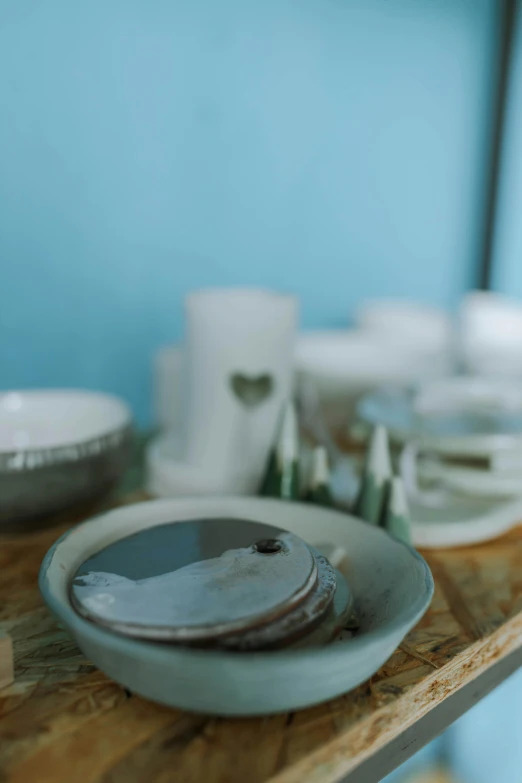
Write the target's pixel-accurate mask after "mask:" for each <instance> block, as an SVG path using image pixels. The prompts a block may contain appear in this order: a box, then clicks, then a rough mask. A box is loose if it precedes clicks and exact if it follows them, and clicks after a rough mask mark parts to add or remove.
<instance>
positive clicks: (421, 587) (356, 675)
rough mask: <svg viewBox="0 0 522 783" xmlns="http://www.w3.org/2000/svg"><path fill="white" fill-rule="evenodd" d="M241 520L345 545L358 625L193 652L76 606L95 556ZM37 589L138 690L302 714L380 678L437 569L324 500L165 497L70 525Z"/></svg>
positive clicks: (91, 652) (199, 707) (192, 706)
mask: <svg viewBox="0 0 522 783" xmlns="http://www.w3.org/2000/svg"><path fill="white" fill-rule="evenodd" d="M212 517H232V518H235V519H249V520H253V521H257V522H264V523H267V524H272V525H277V526H280V527H281V528H283V529H285V530H288V531H290V532H293V533H296V534H297V535H298V536H301V537H302V538H303V539H304V540H305V541H307V542H308V543H310V544H316V543H319V542H329V543H331V544H334V545H337V546H339V547H342V548H343V549H344V550H345V551H346V552H347V557H346V561H345V562H346V565H345V566H343V573H344V574H345V576H346V578H347V581H348V584H349V586H350V588H351V590H352V592H353V595H354V601H355V607H356V613H357V616H358V620H359V624H360V630H359V631H358V632H357V634H356V635H355V636H353V637H352V638H340V639H339V640H337V641H334V642H333V643H332V644H330V645H327V646H324V647H317V648H312V649H303V650H293V651H290V650H287V651H277V652H264V653H231V652H217V651H209V650H190V649H187V648H182V647H174V646H170V645H167V644H160V643H153V642H145V641H140V640H136V639H129V638H125V637H123V636H119V635H118V634H116V633H113V632H111V631H108V630H105V629H104V628H102V627H100V626H97V625H94V624H93V623H91V622H89V621H88V620H86V619H84V618H83V617H81V616H80V615H79V614H77V613H76V611H75V610H74V609H73V607H72V605H71V603H70V600H69V586H70V582H71V579H72V577H73V575H74V574H75V572H76V570H77V568H78V567H79V566H80V564H81V563H83V562H84V561H85V560H86V558H88V557H89V556H90V555H92V554H94V553H95V552H98V551H99V550H101V549H103V548H104V547H106V546H108V545H109V544H111V543H113V542H114V541H118V540H119V539H121V538H124V537H125V536H129V535H131V534H133V533H136V532H138V531H140V530H143V529H145V528H151V527H154V526H157V525H161V524H164V523H166V522H175V521H178V522H179V521H184V520H189V519H198V518H212ZM39 583H40V589H41V591H42V595H43V597H44V599H45V601H46V603H47V605H48V606H49V608H50V609H51V610H52V611H53V612H54V614H55V615H56V616H57V617H58V618H59V619H60V620H61V622H62V623H63V624H64V625H65V626H66V627H67V628H68V630H69V631H70V632H71V634H72V635H73V636H74V638H75V640H76V642H77V643H78V645H79V646H80V648H81V649H82V650H83V651H84V653H85V655H86V656H87V657H88V658H89V659H90V660H92V661H93V662H94V663H95V664H96V665H97V666H99V667H100V669H102V671H104V672H105V673H106V674H107V675H108V676H109V677H112V678H113V679H115V680H116V681H117V682H120V683H121V684H122V685H124V686H125V687H127V688H129V689H130V690H131V691H133V692H135V693H138V694H140V695H142V696H144V697H146V698H149V699H152V700H153V701H157V702H160V703H163V704H168V705H171V706H174V707H180V708H183V709H187V710H192V711H196V712H202V713H210V714H220V715H262V714H269V713H276V712H284V711H287V710H295V709H300V708H303V707H307V706H310V705H312V704H317V703H319V702H322V701H326V700H328V699H331V698H333V697H335V696H338V695H340V694H341V693H345V692H346V691H349V690H351V689H352V688H355V687H356V686H357V685H359V684H360V683H362V682H364V681H365V680H366V679H367V678H368V677H370V676H371V675H372V674H374V673H375V672H376V671H377V670H378V669H379V668H380V666H382V664H383V663H384V662H385V661H386V660H387V659H388V658H389V657H390V655H391V654H392V653H393V651H394V650H395V649H396V648H397V646H398V645H399V644H400V642H401V641H402V639H403V638H404V636H405V635H406V634H407V633H408V631H409V630H410V629H411V628H412V627H413V626H414V625H415V624H416V623H417V622H418V620H419V619H420V618H421V617H422V615H423V614H424V612H425V611H426V609H427V608H428V606H429V603H430V600H431V596H432V593H433V580H432V577H431V573H430V570H429V568H428V566H427V565H426V563H425V562H424V560H423V559H422V557H420V555H418V554H417V553H416V552H415V551H414V550H413V549H411V548H410V547H408V546H406V545H405V544H403V543H401V542H399V541H396V540H395V539H393V538H391V537H390V536H388V535H387V534H386V533H385V532H384V531H383V530H381V529H379V528H377V527H373V526H371V525H368V524H365V523H363V522H361V521H360V520H358V519H355V518H354V517H351V516H348V515H345V514H341V513H339V512H336V511H331V510H326V509H321V508H318V507H317V506H309V505H302V504H299V503H285V502H281V501H277V500H268V499H260V498H197V499H178V500H157V501H151V502H149V503H140V504H137V505H134V506H126V507H123V508H119V509H116V510H114V511H110V512H108V513H107V514H103V515H101V516H99V517H96V518H94V519H91V520H89V521H88V522H85V523H83V524H82V525H79V526H78V527H76V528H74V529H72V530H71V531H69V532H68V533H66V534H65V535H64V536H63V537H62V538H61V539H60V540H59V541H57V543H56V544H55V545H54V546H53V547H52V549H51V550H50V551H49V552H48V554H47V555H46V557H45V559H44V562H43V564H42V568H41V571H40V579H39Z"/></svg>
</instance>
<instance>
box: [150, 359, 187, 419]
mask: <svg viewBox="0 0 522 783" xmlns="http://www.w3.org/2000/svg"><path fill="white" fill-rule="evenodd" d="M182 361H183V351H182V349H181V347H180V346H179V345H165V346H163V347H162V348H159V349H158V350H157V351H156V354H155V355H154V367H153V373H154V375H153V393H154V423H155V424H156V425H157V426H158V427H159V429H160V430H164V431H165V430H168V431H170V430H178V429H179V426H180V423H181V420H182V416H183V410H182V408H183V406H182V383H183V382H182V377H181V373H182Z"/></svg>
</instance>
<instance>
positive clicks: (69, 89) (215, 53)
mask: <svg viewBox="0 0 522 783" xmlns="http://www.w3.org/2000/svg"><path fill="white" fill-rule="evenodd" d="M494 9H495V3H494V2H493V0H358V2H355V0H354V1H350V0H344V1H343V0H264V2H260V1H259V0H256V1H255V2H254V1H253V0H237V2H236V1H235V0H222V2H219V3H215V2H211V0H187V1H186V2H183V0H139V1H137V0H89V2H68V0H46V2H41V0H0V264H1V272H2V276H1V283H0V384H1V386H2V387H4V388H8V387H23V386H34V385H77V386H87V387H99V388H103V389H108V390H112V391H115V392H117V393H120V394H123V395H124V396H125V397H127V398H128V399H130V400H131V402H132V403H133V405H134V406H135V408H136V410H137V411H138V413H139V415H140V417H141V418H142V419H143V418H145V417H146V415H147V413H148V407H149V388H148V387H149V362H150V355H151V352H152V351H153V349H154V348H155V347H156V346H157V345H158V344H160V343H162V342H165V341H169V340H172V339H175V338H177V337H178V336H179V335H180V333H181V330H182V310H181V303H182V298H183V295H184V293H185V292H186V291H187V290H189V289H191V288H194V287H197V286H202V285H228V284H236V283H247V284H264V285H269V286H275V287H277V288H282V289H288V290H292V291H295V292H297V293H298V294H299V295H300V296H301V297H302V301H303V322H304V324H305V325H306V326H311V327H313V326H329V325H339V324H343V323H345V322H346V321H347V319H348V317H349V313H350V311H351V310H352V308H353V306H354V303H355V302H356V301H357V299H359V298H360V297H361V296H365V295H370V296H375V295H382V294H385V295H401V296H415V297H418V298H421V299H425V300H427V301H431V302H434V303H439V304H446V305H451V304H452V303H453V302H454V301H455V300H456V298H457V297H458V296H459V294H460V293H461V292H462V291H463V290H464V289H465V288H466V287H467V286H468V285H469V284H471V283H472V281H473V264H474V262H475V255H476V237H475V234H476V227H477V221H478V220H479V219H480V208H481V185H482V173H481V167H480V159H481V156H482V154H483V151H484V142H485V139H486V127H487V122H486V117H487V113H488V110H489V91H490V80H489V78H488V74H489V73H490V71H491V54H492V48H493V40H494V31H495V24H494V22H495V19H494Z"/></svg>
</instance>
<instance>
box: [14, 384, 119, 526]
mask: <svg viewBox="0 0 522 783" xmlns="http://www.w3.org/2000/svg"><path fill="white" fill-rule="evenodd" d="M131 445H132V433H131V414H130V411H129V409H128V407H127V406H126V405H125V403H124V402H123V401H122V400H120V399H118V398H117V397H112V396H110V395H108V394H99V393H96V392H90V391H74V390H66V389H63V390H40V391H21V392H7V393H5V394H0V529H1V530H4V531H5V530H19V529H24V528H28V527H33V526H35V525H36V526H37V525H38V524H39V520H40V519H42V518H44V517H46V518H49V517H50V516H51V515H53V514H58V513H60V512H62V511H65V510H67V509H69V508H71V507H73V506H75V505H78V504H81V503H86V502H90V501H94V500H96V499H98V498H100V497H102V496H103V495H104V494H106V493H107V492H109V491H110V490H111V489H112V488H113V487H114V485H115V484H116V482H117V481H118V480H119V478H120V477H121V475H122V473H123V471H124V470H125V468H126V467H127V463H128V458H129V454H130V449H131Z"/></svg>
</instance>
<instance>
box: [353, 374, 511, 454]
mask: <svg viewBox="0 0 522 783" xmlns="http://www.w3.org/2000/svg"><path fill="white" fill-rule="evenodd" d="M358 415H359V417H360V418H361V419H362V420H363V421H365V422H366V423H368V424H372V425H376V424H383V425H384V426H385V427H387V429H388V431H389V433H390V436H391V437H392V438H393V439H394V440H396V441H399V442H401V443H405V442H408V441H416V442H418V443H419V444H420V445H421V446H422V447H423V448H425V449H431V450H433V451H437V452H439V453H440V454H448V455H461V456H469V457H489V456H491V455H492V454H494V453H495V452H496V451H499V450H513V451H517V450H518V451H519V450H521V449H522V385H520V384H517V383H513V382H512V381H505V380H500V379H482V378H473V377H467V378H449V379H446V380H444V381H438V382H435V383H431V384H425V385H423V386H419V387H418V388H416V389H410V390H391V389H380V390H377V391H375V392H372V393H371V394H368V395H367V396H365V397H364V398H363V399H362V400H361V401H360V403H359V405H358Z"/></svg>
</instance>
